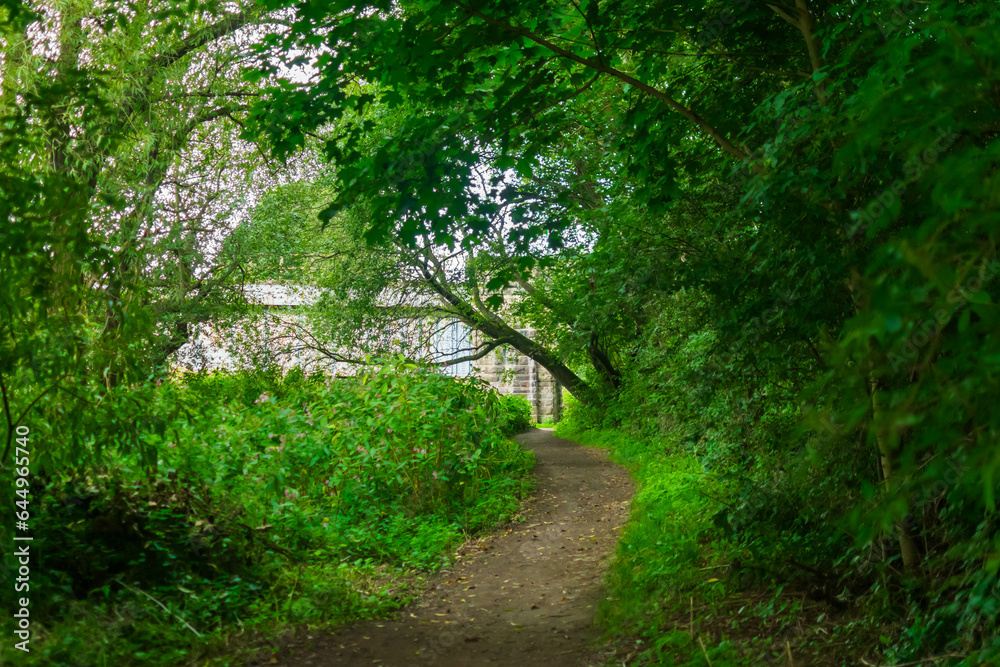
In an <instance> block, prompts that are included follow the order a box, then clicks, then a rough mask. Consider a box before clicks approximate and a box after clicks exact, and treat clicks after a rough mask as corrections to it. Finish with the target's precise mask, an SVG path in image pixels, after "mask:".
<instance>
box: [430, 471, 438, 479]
mask: <svg viewBox="0 0 1000 667" xmlns="http://www.w3.org/2000/svg"><path fill="white" fill-rule="evenodd" d="M431 475H432V476H433V477H434V479H437V478H438V474H437V472H436V471H435V472H432V473H431Z"/></svg>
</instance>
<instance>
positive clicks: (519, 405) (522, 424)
mask: <svg viewBox="0 0 1000 667" xmlns="http://www.w3.org/2000/svg"><path fill="white" fill-rule="evenodd" d="M532 417H533V415H532V411H531V403H529V402H528V399H526V398H525V397H524V396H517V395H516V394H502V395H501V396H500V431H501V432H502V433H504V434H506V435H513V434H515V433H523V432H524V431H527V430H528V429H529V428H531V426H532V424H534V419H532Z"/></svg>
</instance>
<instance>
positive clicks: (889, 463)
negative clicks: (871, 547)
mask: <svg viewBox="0 0 1000 667" xmlns="http://www.w3.org/2000/svg"><path fill="white" fill-rule="evenodd" d="M877 390H878V381H877V380H873V379H871V378H869V391H870V395H871V406H872V422H873V428H874V429H875V444H876V446H877V447H878V452H879V461H880V463H881V469H882V479H883V481H884V482H885V486H886V488H887V489H888V488H889V486H890V484H891V482H892V481H894V477H893V475H894V466H893V460H892V459H893V457H892V448H891V446H890V444H889V442H888V438H887V437H886V434H885V433H884V432H883V430H882V429H881V428H879V427H878V426H875V425H874V424H876V423H877V422H878V417H879V413H881V411H882V405H881V401H880V400H879V398H878V393H877ZM907 505H909V501H907ZM896 534H897V536H898V538H899V552H900V555H901V556H902V559H903V568H904V569H906V570H913V569H914V568H918V567H920V561H921V556H920V550H919V549H918V548H917V543H916V541H914V539H913V536H912V535H911V534H910V529H909V527H908V526H907V525H906V523H905V520H904V521H899V522H897V523H896Z"/></svg>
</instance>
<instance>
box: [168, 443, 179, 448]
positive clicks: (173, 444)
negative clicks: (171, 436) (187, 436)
mask: <svg viewBox="0 0 1000 667" xmlns="http://www.w3.org/2000/svg"><path fill="white" fill-rule="evenodd" d="M176 446H177V443H175V442H168V443H167V447H171V448H173V447H176Z"/></svg>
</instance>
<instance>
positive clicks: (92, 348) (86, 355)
mask: <svg viewBox="0 0 1000 667" xmlns="http://www.w3.org/2000/svg"><path fill="white" fill-rule="evenodd" d="M7 18H8V19H9V20H7V21H6V22H5V23H4V25H3V31H2V40H3V53H4V76H3V88H2V92H0V115H2V117H3V119H4V123H5V132H4V140H3V144H2V150H3V152H4V159H3V163H4V164H3V179H4V184H3V192H4V197H3V207H4V208H3V216H4V219H5V220H7V221H8V223H7V224H5V225H4V229H3V230H2V231H0V234H3V241H2V243H3V246H4V248H5V252H4V262H5V268H4V280H3V282H4V284H5V286H6V287H5V293H4V294H3V303H4V317H3V320H2V323H0V327H2V332H0V337H2V339H3V340H4V341H5V342H4V343H3V349H4V355H3V358H4V361H3V362H2V363H0V381H2V385H3V387H4V397H5V402H4V407H5V418H6V426H7V429H6V430H7V434H8V438H7V443H8V444H9V442H10V436H11V435H12V434H13V433H14V429H15V427H16V426H17V425H18V423H20V422H21V421H23V419H24V417H25V415H26V414H27V412H26V411H27V410H28V409H29V408H31V409H35V410H40V409H46V410H48V409H49V408H52V407H54V406H65V404H70V405H76V406H77V407H76V408H74V409H73V411H71V412H74V411H75V414H77V416H79V415H80V413H79V410H81V409H83V407H84V406H85V405H86V403H85V401H86V400H87V398H86V397H87V394H88V393H89V392H91V391H107V390H108V389H109V388H113V387H114V386H116V385H118V384H120V383H126V384H127V383H128V382H131V381H134V380H137V379H144V378H146V377H147V376H148V374H149V373H150V372H151V371H152V370H153V369H155V368H156V367H158V366H159V365H161V364H163V363H164V362H165V361H166V359H167V358H168V356H169V355H170V354H171V353H172V352H173V351H174V350H176V349H177V348H178V347H179V346H180V345H181V344H183V343H184V342H185V341H186V340H187V337H188V336H189V335H190V333H191V332H192V330H193V327H194V326H196V325H197V324H198V323H199V322H203V321H206V320H207V319H208V318H209V317H211V316H213V314H215V315H217V314H219V313H221V312H224V311H225V310H226V309H227V308H231V304H232V303H234V300H236V301H238V293H237V292H234V291H233V289H232V286H233V285H234V283H235V282H236V279H237V278H238V277H239V260H238V258H235V257H230V256H221V255H220V253H219V250H220V247H221V243H222V239H223V237H224V235H225V234H226V233H227V232H228V230H230V229H232V227H233V226H235V224H236V223H237V222H238V211H239V208H240V207H245V206H246V203H247V201H248V199H250V198H252V196H253V190H252V189H248V188H247V186H246V185H245V184H246V183H247V182H248V181H249V180H250V177H251V175H256V177H257V178H258V179H261V178H262V177H266V173H265V172H263V168H264V166H265V161H264V160H263V159H262V158H261V157H259V153H260V152H259V150H258V149H257V148H256V147H254V146H253V145H250V144H246V143H245V142H241V141H239V140H238V139H237V138H236V135H237V129H238V127H239V123H240V122H241V120H240V118H241V116H242V115H244V114H245V108H246V105H247V103H248V102H249V101H250V100H252V99H254V98H256V97H257V96H258V95H259V94H260V92H259V89H260V86H259V85H257V86H255V85H252V84H249V83H245V82H243V81H242V77H241V76H240V71H241V70H242V69H243V68H245V67H246V66H247V64H248V63H249V62H250V61H249V52H248V49H249V46H250V44H251V42H252V35H253V31H254V30H259V29H260V26H262V25H263V23H264V22H266V21H269V20H274V19H268V18H267V17H266V14H265V13H264V12H263V11H262V10H261V9H260V8H258V7H257V6H256V5H254V4H252V3H243V4H231V5H227V7H226V8H222V7H220V6H219V5H218V4H217V3H208V4H204V5H202V4H197V3H188V4H185V5H184V6H183V7H181V6H180V5H177V4H176V3H173V2H163V3H153V4H149V3H145V4H142V5H141V6H140V5H124V6H110V5H109V6H103V5H100V4H97V5H95V4H93V3H89V2H69V3H58V4H52V3H47V2H39V3H36V4H34V5H32V6H31V10H30V12H29V11H28V10H22V11H21V12H20V13H18V14H14V13H13V12H10V13H8V15H7ZM91 380H95V381H97V384H96V385H93V386H91V385H90V381H91ZM74 386H75V388H74ZM102 387H103V388H102ZM32 406H33V407H32ZM46 406H48V407H46ZM59 409H60V410H62V409H64V407H60V408H59ZM57 421H58V419H57ZM50 455H54V453H50ZM5 459H6V454H5V455H4V459H2V460H5Z"/></svg>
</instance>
